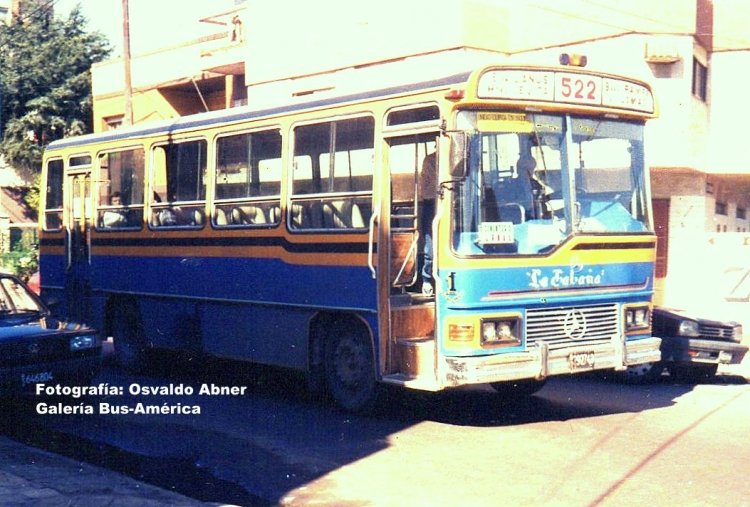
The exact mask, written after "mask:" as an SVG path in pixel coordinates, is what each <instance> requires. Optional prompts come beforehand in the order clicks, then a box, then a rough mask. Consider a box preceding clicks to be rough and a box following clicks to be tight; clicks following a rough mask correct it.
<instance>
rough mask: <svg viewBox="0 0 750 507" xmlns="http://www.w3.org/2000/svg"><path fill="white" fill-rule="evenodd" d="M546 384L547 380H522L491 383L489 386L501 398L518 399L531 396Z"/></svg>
mask: <svg viewBox="0 0 750 507" xmlns="http://www.w3.org/2000/svg"><path fill="white" fill-rule="evenodd" d="M546 383H547V379H543V380H537V379H522V380H511V381H508V382H492V383H491V384H490V386H491V387H492V389H494V390H495V392H497V393H498V394H500V395H501V396H503V397H508V398H520V397H525V396H531V395H532V394H534V393H536V392H537V391H539V390H540V389H541V388H542V387H544V384H546Z"/></svg>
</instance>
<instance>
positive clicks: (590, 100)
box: [555, 74, 602, 104]
mask: <svg viewBox="0 0 750 507" xmlns="http://www.w3.org/2000/svg"><path fill="white" fill-rule="evenodd" d="M601 89H602V80H601V78H598V77H593V76H582V75H580V74H558V75H557V86H555V95H556V96H555V99H556V100H559V101H562V102H578V103H584V104H601V102H602V96H601V93H602V92H601Z"/></svg>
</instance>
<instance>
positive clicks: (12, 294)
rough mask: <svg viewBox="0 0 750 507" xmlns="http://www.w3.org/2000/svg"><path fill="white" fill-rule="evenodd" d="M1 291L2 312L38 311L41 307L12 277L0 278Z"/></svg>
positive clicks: (0, 308)
mask: <svg viewBox="0 0 750 507" xmlns="http://www.w3.org/2000/svg"><path fill="white" fill-rule="evenodd" d="M0 285H2V288H3V291H1V292H0V311H3V312H39V311H41V310H42V309H41V307H40V306H39V304H38V303H37V302H36V301H35V300H34V298H33V297H32V296H31V294H29V292H28V291H27V290H26V288H25V287H24V286H22V285H21V284H20V283H18V282H16V281H15V280H13V279H12V278H3V279H2V280H0Z"/></svg>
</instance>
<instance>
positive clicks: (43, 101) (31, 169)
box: [0, 0, 110, 176]
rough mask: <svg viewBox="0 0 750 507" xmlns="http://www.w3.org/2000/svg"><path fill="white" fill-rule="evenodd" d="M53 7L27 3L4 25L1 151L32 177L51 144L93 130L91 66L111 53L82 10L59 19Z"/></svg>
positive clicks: (0, 41) (0, 38)
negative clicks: (91, 28) (19, 15)
mask: <svg viewBox="0 0 750 507" xmlns="http://www.w3.org/2000/svg"><path fill="white" fill-rule="evenodd" d="M50 5H51V3H50V2H49V1H48V0H27V1H26V2H24V14H23V15H22V16H21V17H20V18H15V19H14V20H13V22H11V23H10V24H9V25H5V24H0V93H2V106H1V108H0V111H1V113H2V116H1V117H0V128H2V132H3V136H2V141H1V142H0V152H2V154H3V155H4V156H5V159H6V161H7V162H8V163H9V164H10V165H12V166H14V167H16V168H17V169H19V170H20V171H22V172H23V173H25V174H26V175H27V176H32V175H34V174H36V173H38V172H39V170H40V169H41V159H42V153H43V151H44V148H45V147H46V146H47V144H49V143H50V142H52V141H54V140H56V139H61V138H63V137H68V136H73V135H79V134H84V133H87V132H91V123H92V96H91V72H90V70H91V65H92V64H94V63H96V62H99V61H102V60H104V59H105V58H106V57H107V56H108V55H109V53H110V46H109V43H108V41H107V40H106V38H105V37H104V36H103V35H102V34H100V33H98V32H93V33H87V32H86V31H85V28H86V19H85V18H84V17H83V16H82V14H81V12H80V10H79V9H77V8H76V9H74V10H73V11H71V13H70V15H69V16H68V18H67V19H57V18H53V17H52V15H51V11H50Z"/></svg>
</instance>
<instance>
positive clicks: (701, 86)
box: [693, 58, 708, 102]
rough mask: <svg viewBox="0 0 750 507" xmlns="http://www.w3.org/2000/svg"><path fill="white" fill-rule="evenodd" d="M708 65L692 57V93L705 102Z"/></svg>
mask: <svg viewBox="0 0 750 507" xmlns="http://www.w3.org/2000/svg"><path fill="white" fill-rule="evenodd" d="M707 92H708V67H706V66H705V65H704V64H702V63H701V62H699V61H698V59H697V58H693V95H695V96H696V97H697V98H699V99H700V100H701V101H703V102H706V98H707V96H708V93H707Z"/></svg>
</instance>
